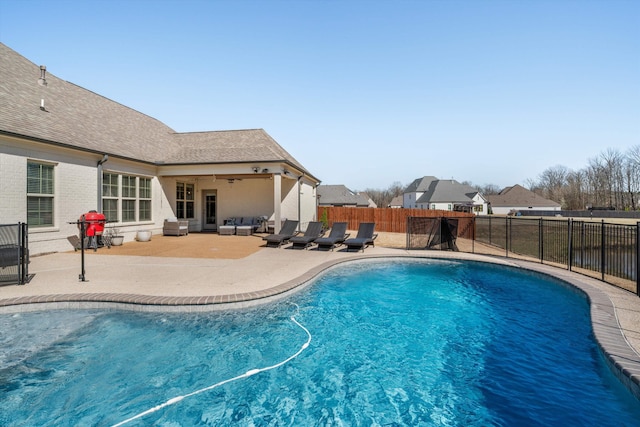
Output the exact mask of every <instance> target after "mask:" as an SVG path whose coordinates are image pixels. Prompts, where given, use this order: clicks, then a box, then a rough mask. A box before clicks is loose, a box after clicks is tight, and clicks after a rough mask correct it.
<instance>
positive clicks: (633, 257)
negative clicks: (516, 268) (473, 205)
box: [472, 217, 640, 296]
mask: <svg viewBox="0 0 640 427" xmlns="http://www.w3.org/2000/svg"><path fill="white" fill-rule="evenodd" d="M639 236H640V222H638V223H637V224H633V225H625V224H612V223H607V222H605V221H604V220H602V221H600V222H593V221H582V220H574V219H545V218H521V217H505V218H502V217H495V218H494V217H476V218H475V238H474V241H475V242H480V243H484V244H486V245H489V246H490V247H492V248H499V249H501V250H504V255H505V256H507V257H509V256H524V257H528V258H534V259H536V260H539V261H540V262H541V263H549V264H557V265H559V266H562V267H564V268H567V269H568V270H571V271H576V272H579V273H582V274H586V275H589V276H592V277H597V278H598V279H600V280H602V281H605V282H607V283H610V284H613V285H616V286H619V287H621V288H624V289H627V290H630V291H633V292H635V293H636V294H638V295H639V296H640V277H639V276H638V265H639V264H640V258H639V257H640V247H639V246H640V241H639ZM472 247H473V249H472V251H473V252H481V251H482V250H481V248H479V247H477V246H476V245H474V246H472Z"/></svg>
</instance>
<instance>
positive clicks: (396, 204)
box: [388, 196, 402, 208]
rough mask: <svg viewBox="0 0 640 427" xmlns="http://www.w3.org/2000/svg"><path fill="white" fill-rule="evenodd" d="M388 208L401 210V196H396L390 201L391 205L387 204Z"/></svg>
mask: <svg viewBox="0 0 640 427" xmlns="http://www.w3.org/2000/svg"><path fill="white" fill-rule="evenodd" d="M388 207H390V208H401V207H402V196H396V197H394V198H393V199H391V203H389V206H388Z"/></svg>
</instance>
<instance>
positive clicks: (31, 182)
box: [27, 162, 54, 227]
mask: <svg viewBox="0 0 640 427" xmlns="http://www.w3.org/2000/svg"><path fill="white" fill-rule="evenodd" d="M53 172H54V166H53V165H52V164H47V163H38V162H27V224H28V225H29V227H51V226H53V197H54V182H53Z"/></svg>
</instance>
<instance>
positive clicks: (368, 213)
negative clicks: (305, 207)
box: [318, 206, 474, 233]
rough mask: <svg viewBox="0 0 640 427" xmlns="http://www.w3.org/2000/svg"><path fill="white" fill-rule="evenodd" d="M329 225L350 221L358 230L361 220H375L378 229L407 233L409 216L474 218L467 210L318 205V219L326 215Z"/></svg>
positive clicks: (351, 226) (350, 227)
mask: <svg viewBox="0 0 640 427" xmlns="http://www.w3.org/2000/svg"><path fill="white" fill-rule="evenodd" d="M325 213H326V218H327V221H328V222H329V226H331V224H333V223H334V222H346V223H348V228H349V230H357V229H358V225H359V224H360V223H361V222H375V223H376V231H383V232H389V233H406V232H407V218H408V217H424V218H442V217H446V218H473V217H474V215H473V214H470V213H465V212H452V211H441V210H432V209H404V208H403V209H398V208H346V207H330V206H319V207H318V220H320V221H321V220H322V219H323V218H324V217H325Z"/></svg>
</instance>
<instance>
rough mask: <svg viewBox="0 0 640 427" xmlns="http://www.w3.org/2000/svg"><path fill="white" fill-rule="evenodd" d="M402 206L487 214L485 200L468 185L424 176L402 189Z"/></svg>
mask: <svg viewBox="0 0 640 427" xmlns="http://www.w3.org/2000/svg"><path fill="white" fill-rule="evenodd" d="M402 206H403V207H405V208H413V209H439V210H445V211H458V212H472V213H474V214H476V215H487V212H488V204H487V200H486V199H485V198H484V197H483V196H482V194H480V193H479V192H478V190H476V189H475V188H473V187H471V186H470V185H466V184H461V183H459V182H458V181H456V180H453V179H438V178H436V177H435V176H424V177H422V178H418V179H416V180H414V181H413V182H412V183H411V184H409V186H408V187H407V188H406V189H405V190H404V194H403V202H402Z"/></svg>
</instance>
